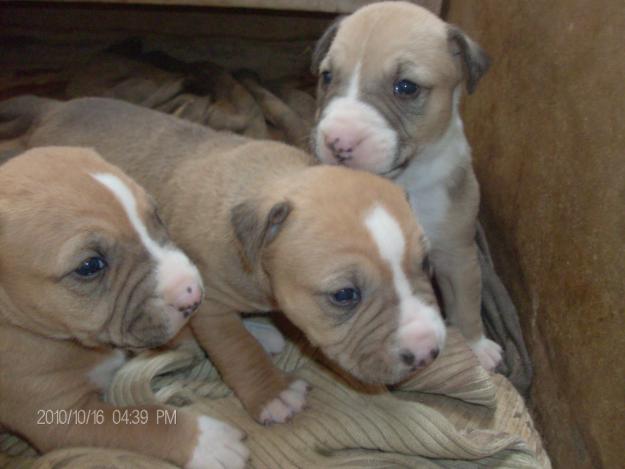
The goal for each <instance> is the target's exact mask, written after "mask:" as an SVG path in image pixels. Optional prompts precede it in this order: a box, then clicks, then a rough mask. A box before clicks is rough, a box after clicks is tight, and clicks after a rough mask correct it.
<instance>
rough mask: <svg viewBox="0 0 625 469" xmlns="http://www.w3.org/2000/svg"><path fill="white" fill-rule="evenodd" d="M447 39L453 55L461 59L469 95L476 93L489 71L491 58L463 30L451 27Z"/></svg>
mask: <svg viewBox="0 0 625 469" xmlns="http://www.w3.org/2000/svg"><path fill="white" fill-rule="evenodd" d="M447 38H448V40H449V45H450V48H451V53H452V54H453V55H454V56H457V57H459V58H460V60H461V63H462V68H463V69H464V76H465V80H466V83H467V91H468V92H469V94H471V93H473V92H474V91H475V87H476V86H477V82H478V81H479V80H480V78H482V76H483V75H484V74H485V73H486V72H487V71H488V68H489V67H490V58H489V57H488V55H486V52H485V51H484V49H482V48H481V47H480V46H479V45H478V44H477V43H476V42H474V41H473V40H472V39H471V38H470V37H469V36H467V35H466V34H465V33H464V32H462V30H461V29H459V28H457V27H456V26H453V25H450V26H449V29H448V31H447Z"/></svg>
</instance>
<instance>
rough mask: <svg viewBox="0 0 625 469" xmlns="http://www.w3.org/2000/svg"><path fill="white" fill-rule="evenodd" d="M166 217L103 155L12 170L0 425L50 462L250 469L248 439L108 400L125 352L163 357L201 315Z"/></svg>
mask: <svg viewBox="0 0 625 469" xmlns="http://www.w3.org/2000/svg"><path fill="white" fill-rule="evenodd" d="M155 210H156V209H155V205H154V203H153V202H152V201H151V200H150V198H149V197H147V195H146V193H145V192H144V190H143V189H142V188H141V187H140V186H138V185H137V184H136V183H135V182H133V181H132V180H131V179H130V178H129V177H128V176H126V175H125V174H124V173H123V172H122V171H120V170H119V169H118V168H116V167H114V166H112V165H110V164H109V163H107V162H105V161H104V160H103V159H102V158H100V157H99V156H98V155H97V154H96V153H95V152H94V151H92V150H87V149H82V148H69V147H47V148H37V149H33V150H29V151H27V152H26V153H24V154H22V155H20V156H17V157H15V158H14V159H12V160H10V161H9V162H7V163H5V164H3V165H2V166H0V370H2V379H0V395H2V399H0V426H1V427H3V428H5V429H8V430H9V431H12V432H15V433H17V434H20V435H21V436H23V437H24V438H26V439H27V440H28V441H29V442H30V443H32V444H33V445H34V446H35V447H36V448H37V449H39V450H40V451H43V452H47V451H50V450H53V449H56V448H63V447H69V446H99V447H108V448H122V449H128V450H132V451H137V452H140V453H144V454H149V455H152V456H157V457H160V458H162V459H165V460H168V461H171V462H173V463H175V464H178V465H181V466H184V467H188V468H213V467H214V468H219V467H234V468H237V467H243V466H244V464H245V460H246V458H247V449H246V448H245V447H244V446H243V444H242V443H241V441H240V440H241V438H242V436H243V435H242V434H241V432H240V431H239V430H236V429H234V428H232V427H230V426H228V425H226V424H224V423H222V422H219V421H217V420H215V419H212V418H210V417H207V416H196V415H194V414H192V413H188V412H186V411H182V410H177V411H174V410H173V409H169V412H170V413H173V412H177V414H176V422H175V424H169V425H167V424H163V423H162V419H161V421H160V422H159V421H158V412H159V411H161V412H162V411H164V410H165V409H166V407H163V406H136V407H115V406H113V405H110V404H106V403H105V402H103V401H102V400H101V394H102V393H103V392H105V390H106V389H107V388H108V385H109V383H110V381H111V379H112V376H113V374H114V373H115V371H116V370H117V369H118V368H119V367H120V366H121V365H122V364H123V363H124V362H125V360H126V352H125V350H128V349H142V348H149V347H156V346H160V345H163V344H165V343H166V342H168V341H169V340H170V339H171V338H173V337H174V336H175V335H176V334H177V333H178V331H179V330H180V328H181V327H182V326H184V325H185V323H186V322H187V320H188V319H189V317H190V316H191V315H192V313H193V312H194V311H195V310H196V309H197V307H198V305H199V304H200V302H201V298H202V289H203V287H202V281H201V278H200V275H199V273H198V270H197V268H196V267H195V266H194V265H193V264H192V263H191V262H190V261H189V259H188V258H187V256H186V255H185V254H183V253H182V251H180V250H179V249H178V248H177V247H176V246H175V245H174V244H173V243H172V242H171V241H170V239H169V237H168V235H167V233H166V231H165V227H164V226H163V225H162V224H161V222H160V220H159V218H158V216H157V214H156V211H155ZM172 415H173V414H172ZM124 416H125V417H124ZM129 421H130V422H131V423H129V424H124V422H126V423H127V422H129Z"/></svg>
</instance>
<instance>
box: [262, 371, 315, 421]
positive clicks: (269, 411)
mask: <svg viewBox="0 0 625 469" xmlns="http://www.w3.org/2000/svg"><path fill="white" fill-rule="evenodd" d="M308 389H309V385H308V383H307V382H306V381H303V380H301V379H298V380H297V381H293V382H292V383H291V385H290V386H289V387H288V388H287V389H285V390H284V391H282V392H281V393H280V395H279V396H278V397H277V398H275V399H274V400H272V401H270V402H269V404H267V405H266V406H265V407H264V408H263V410H262V412H261V413H260V421H261V423H262V424H263V425H270V424H272V423H284V422H286V421H287V420H289V419H290V418H291V417H293V416H294V415H295V414H297V413H298V412H300V411H301V410H302V409H303V408H304V404H305V403H306V395H307V394H308Z"/></svg>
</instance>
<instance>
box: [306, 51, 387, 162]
mask: <svg viewBox="0 0 625 469" xmlns="http://www.w3.org/2000/svg"><path fill="white" fill-rule="evenodd" d="M360 69H361V65H360V63H359V64H358V65H356V67H355V69H354V73H353V74H352V76H351V77H350V80H349V85H348V87H347V90H346V92H345V95H344V96H337V97H335V98H333V99H332V100H331V101H330V102H329V103H328V106H327V107H326V108H325V110H324V111H323V115H322V117H321V120H320V121H319V125H318V126H317V132H316V136H315V144H316V148H317V155H318V156H319V158H320V159H321V161H322V162H324V163H329V164H336V163H337V162H338V161H337V160H336V158H335V156H334V153H333V151H332V150H331V149H330V148H328V146H327V145H326V140H328V141H330V142H336V145H337V146H339V147H343V148H351V149H352V151H351V152H350V153H349V155H350V157H349V158H348V159H345V160H344V161H343V162H342V163H343V164H345V165H346V166H349V167H353V168H358V169H365V170H368V171H372V172H374V173H384V172H386V171H388V170H389V169H390V167H389V165H390V164H391V163H392V161H389V157H388V155H394V154H395V152H396V151H397V145H398V137H397V132H395V130H394V129H392V128H391V127H390V126H389V125H388V122H387V121H386V119H385V118H384V117H383V116H382V114H380V112H379V111H378V110H377V109H376V108H374V107H373V106H371V105H370V104H367V103H365V102H364V101H361V100H360V99H359V94H360Z"/></svg>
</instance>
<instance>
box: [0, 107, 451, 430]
mask: <svg viewBox="0 0 625 469" xmlns="http://www.w3.org/2000/svg"><path fill="white" fill-rule="evenodd" d="M2 120H4V123H2V122H0V133H3V134H4V135H5V137H6V136H9V134H10V133H11V132H12V134H13V137H14V139H13V140H12V142H9V143H11V144H12V145H25V146H36V145H41V144H44V143H46V144H51V143H61V142H63V143H65V144H73V145H87V146H93V147H95V148H96V149H97V150H98V151H99V152H100V153H101V154H102V155H103V156H104V157H105V158H107V159H108V160H109V161H111V162H113V163H115V164H117V165H120V166H121V167H122V168H124V169H125V170H126V171H128V173H129V174H130V175H131V176H133V177H135V178H136V179H137V180H138V181H140V182H141V184H143V185H144V187H146V188H147V189H148V190H149V191H150V192H151V193H152V194H154V195H155V196H156V198H157V201H158V203H159V206H160V207H161V209H162V214H163V218H164V219H165V221H166V223H167V224H168V226H169V227H170V229H171V235H172V238H173V239H174V240H175V242H176V243H177V244H178V245H179V246H181V247H182V248H183V249H184V250H185V252H187V253H188V254H189V256H190V257H191V258H192V259H193V260H194V262H196V264H197V265H198V267H199V269H200V272H202V273H203V274H204V285H205V288H206V294H205V301H204V302H203V303H202V306H201V307H200V309H199V311H198V314H196V315H195V316H194V317H193V319H192V320H191V327H192V329H193V331H194V333H195V336H196V338H197V339H198V340H199V342H200V344H201V345H202V347H203V348H204V349H205V350H206V351H207V352H208V355H209V357H210V358H211V360H212V361H213V363H214V364H215V366H216V367H217V368H218V369H219V371H220V373H221V374H222V377H223V379H224V381H225V382H226V383H227V384H228V385H229V386H230V387H231V388H232V389H233V390H234V392H235V393H236V394H237V395H238V397H239V398H240V400H241V401H242V403H243V404H244V406H245V407H246V408H247V409H248V411H249V412H250V414H251V415H252V416H253V417H254V418H256V419H257V420H258V421H260V422H263V423H272V422H284V421H285V420H287V419H288V418H290V417H291V416H292V415H293V414H295V413H296V412H298V411H300V410H301V409H302V407H303V405H304V403H305V398H306V392H307V386H306V383H304V382H302V381H292V380H291V379H290V378H288V377H287V376H285V375H283V373H282V372H281V371H280V370H278V369H277V368H276V367H275V366H274V365H273V363H272V362H271V360H270V359H269V357H268V356H267V354H266V353H265V352H264V351H263V349H262V348H261V346H260V344H259V343H258V342H257V341H256V340H254V337H253V336H252V335H250V333H249V332H248V330H247V329H246V328H245V327H244V325H243V324H242V322H241V318H240V315H239V312H271V311H276V310H281V311H283V312H284V314H285V315H286V316H287V317H288V318H289V319H290V320H291V321H292V322H293V323H294V324H295V325H296V326H298V327H299V328H300V329H301V330H302V331H303V332H304V333H305V334H306V335H307V336H308V338H309V339H310V341H311V342H312V343H313V344H314V345H317V346H319V347H320V348H321V350H322V351H323V352H324V353H325V355H326V356H328V357H329V358H330V359H332V360H334V361H335V362H336V363H338V364H339V365H340V366H341V367H343V368H344V369H345V370H348V371H349V372H350V373H352V374H353V375H354V376H356V377H357V378H360V379H361V380H364V381H368V382H374V383H396V382H398V381H399V380H401V379H403V378H405V377H406V376H408V375H409V374H410V373H413V372H414V371H415V370H416V369H417V368H419V367H423V366H425V365H427V364H429V363H430V362H431V361H432V360H433V359H434V358H435V357H436V356H437V354H438V353H439V351H440V349H441V348H442V346H443V343H444V339H445V327H444V323H443V321H442V319H441V317H440V314H439V311H438V308H437V305H436V300H435V297H434V293H433V291H432V287H431V284H430V279H429V276H428V269H427V246H426V243H425V240H424V237H423V235H422V233H421V229H420V228H419V226H418V225H417V223H416V220H415V218H414V216H413V214H412V212H411V209H410V206H409V204H408V202H407V201H406V197H405V193H404V191H402V190H401V189H400V188H399V187H398V186H396V185H394V184H392V183H391V182H389V181H387V180H385V179H384V178H380V177H377V176H374V175H372V174H370V173H366V172H361V171H352V170H348V169H346V168H340V167H331V166H323V165H317V166H312V167H311V166H310V162H309V156H308V155H307V154H306V153H304V152H302V151H300V150H297V149H296V148H293V147H289V146H287V145H284V144H281V143H277V142H269V141H259V140H249V139H246V138H244V137H240V136H236V135H232V134H229V133H221V132H215V131H213V130H211V129H208V128H205V127H201V126H198V125H196V124H193V123H190V122H187V121H183V120H180V119H177V118H175V117H172V116H168V115H166V114H161V113H159V112H155V111H151V110H148V109H143V108H139V107H137V106H134V105H131V104H128V103H124V102H121V101H114V100H109V99H102V98H85V99H77V100H73V101H69V102H67V103H61V102H58V101H53V100H45V99H41V98H35V97H21V98H15V99H12V100H9V101H6V102H4V103H2V104H0V121H2ZM5 143H6V142H5ZM216 272H218V273H219V275H214V273H216ZM208 273H210V274H211V275H208Z"/></svg>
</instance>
